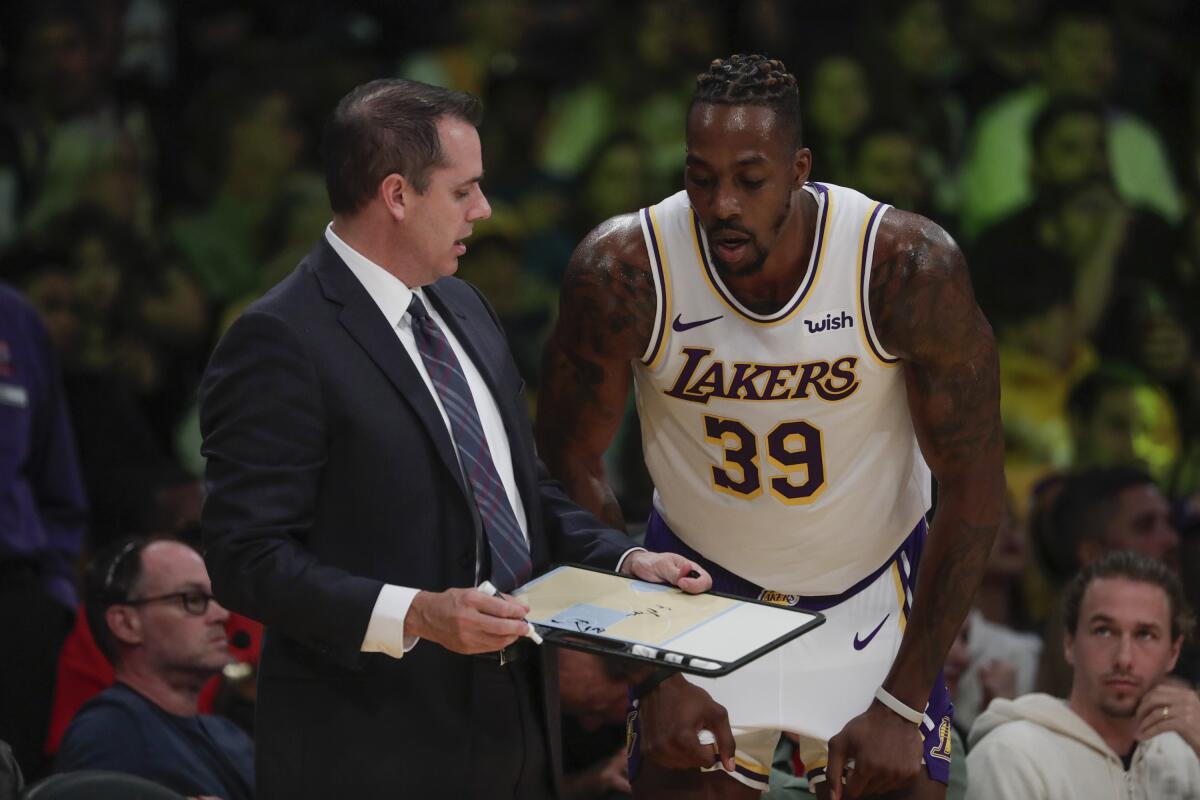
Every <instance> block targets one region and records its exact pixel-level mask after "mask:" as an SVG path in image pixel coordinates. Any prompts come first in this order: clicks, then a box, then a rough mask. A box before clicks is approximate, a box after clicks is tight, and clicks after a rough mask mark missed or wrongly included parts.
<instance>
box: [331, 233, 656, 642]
mask: <svg viewBox="0 0 1200 800" xmlns="http://www.w3.org/2000/svg"><path fill="white" fill-rule="evenodd" d="M325 239H326V241H328V242H329V245H330V247H332V248H333V250H334V252H336V253H337V254H338V255H339V256H340V257H341V259H342V261H344V262H346V266H347V267H349V268H350V271H351V272H353V273H354V277H356V278H358V281H359V283H361V284H362V285H363V288H364V289H366V290H367V294H369V295H370V296H371V299H372V300H374V301H375V305H377V306H379V310H380V311H382V312H383V315H384V317H386V318H387V320H388V322H390V323H391V325H392V330H394V331H395V332H396V337H397V338H398V339H399V340H400V343H401V344H402V345H404V350H405V352H407V353H408V357H409V358H410V359H412V362H413V366H415V367H416V368H417V372H419V373H420V374H421V380H423V381H425V386H426V388H428V389H429V394H430V395H431V396H432V397H433V402H434V403H436V404H437V408H438V412H440V413H441V415H442V421H443V422H444V423H445V424H446V432H447V433H448V434H449V435H450V439H451V441H453V440H454V432H453V429H451V427H450V418H449V417H448V416H446V409H445V408H444V407H443V406H442V398H441V396H439V395H438V392H437V389H436V388H435V387H434V385H433V381H432V380H431V379H430V377H429V373H428V372H427V371H426V370H425V362H424V360H422V358H421V352H420V351H419V350H417V340H416V338H415V337H414V336H413V331H412V318H411V317H410V316H409V314H408V304H409V302H410V301H411V300H412V296H413V295H414V294H415V295H417V296H418V297H420V298H421V302H422V303H424V304H425V309H426V310H427V311H428V312H429V315H430V316H431V317H433V319H434V321H435V322H437V324H438V327H440V328H441V329H442V333H443V334H445V336H446V340H447V341H448V342H450V347H451V348H452V349H453V350H454V354H455V355H456V356H458V362H459V364H460V365H461V366H462V370H463V374H464V375H466V378H467V385H468V386H469V387H470V389H471V395H472V396H473V398H474V400H475V408H476V410H477V411H478V412H479V421H480V422H481V423H482V425H483V433H484V435H485V436H486V437H487V443H488V447H489V448H490V449H491V451H492V460H493V461H494V462H495V465H496V471H497V472H498V473H499V475H500V482H501V483H502V484H503V485H504V493H505V494H506V495H508V502H509V504H510V505H511V506H512V509H513V514H514V515H516V518H517V524H518V525H520V527H521V533H522V534H523V535H524V536H525V542H526V543H528V542H529V523H528V520H527V519H526V517H525V506H524V504H523V503H522V502H521V495H520V493H519V492H518V491H517V480H516V476H515V475H514V473H513V465H512V451H511V449H510V448H509V446H508V434H507V432H506V431H505V428H504V420H503V419H502V418H501V417H500V407H499V406H498V405H496V398H495V397H493V396H492V393H491V391H490V390H489V389H488V387H487V384H486V383H485V382H484V380H483V376H482V375H481V374H480V373H479V369H478V368H476V366H475V364H474V362H472V361H471V358H470V356H468V355H467V353H466V351H465V350H463V347H462V345H461V344H460V343H459V341H458V339H457V338H455V336H454V331H452V330H451V329H450V328H449V327H448V326H447V325H446V323H445V320H443V319H442V317H441V315H440V314H439V313H438V311H437V309H436V308H435V307H434V306H433V304H432V303H430V302H429V301H428V300H427V299H426V298H425V295H424V293H423V292H422V291H421V289H420V288H419V287H418V288H417V289H410V288H408V287H407V286H405V285H404V282H403V281H401V280H400V279H399V278H397V277H396V276H395V275H393V274H391V273H390V272H388V271H387V270H385V269H384V268H383V267H381V266H379V265H378V264H376V263H375V262H373V261H371V260H370V259H368V258H367V257H366V256H364V255H363V254H362V253H359V252H358V251H357V250H355V249H354V248H353V247H351V246H350V245H348V244H346V243H345V242H344V241H342V239H341V238H340V237H339V236H338V235H337V234H336V233H335V232H334V230H333V223H330V224H329V225H328V226H326V228H325ZM454 455H455V458H459V455H458V450H457V448H455V451H454ZM459 466H460V467H461V464H460V465H459ZM642 549H644V548H641V547H632V548H630V549H629V550H626V551H625V552H624V553H622V554H621V558H620V559H619V560H618V562H617V570H620V569H621V565H622V564H624V563H625V559H626V558H628V557H629V554H630V553H632V552H634V551H635V550H642ZM476 558H478V554H476ZM476 573H477V574H478V563H476ZM419 591H421V590H420V589H414V588H412V587H409V586H396V585H394V584H390V583H387V584H384V586H383V589H382V590H381V591H380V592H379V597H378V598H376V600H375V607H374V609H373V610H372V611H371V620H370V622H369V623H367V633H366V635H365V636H364V637H363V643H362V648H361V649H362V651H363V652H364V653H387V654H388V655H390V656H392V657H393V658H400V657H402V656H403V655H404V654H405V653H406V652H408V651H409V650H411V649H412V648H413V647H414V646H416V644H417V641H418V638H417V637H416V636H405V635H404V618H405V616H407V615H408V609H409V607H410V606H411V605H412V601H413V598H414V597H416V595H417V592H419Z"/></svg>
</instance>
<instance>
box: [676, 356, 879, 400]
mask: <svg viewBox="0 0 1200 800" xmlns="http://www.w3.org/2000/svg"><path fill="white" fill-rule="evenodd" d="M681 352H682V353H683V356H684V358H685V359H686V360H685V361H684V364H683V367H682V369H680V370H679V375H677V376H676V377H675V382H674V384H673V385H672V386H671V388H670V389H668V390H667V392H666V394H668V395H669V396H671V397H677V398H679V399H680V400H687V401H689V402H692V403H702V404H703V403H707V402H708V401H709V400H710V399H712V398H714V397H718V398H724V399H726V400H803V399H807V398H808V397H810V396H811V395H813V394H815V395H816V396H817V397H819V398H821V399H822V400H827V401H829V402H834V401H837V400H844V399H846V398H847V397H849V396H850V395H852V394H854V392H855V391H856V390H857V389H858V387H859V383H860V381H859V379H858V376H857V374H856V373H855V369H856V367H857V366H858V358H857V357H856V356H842V357H841V358H838V359H835V360H833V361H805V362H801V363H799V364H756V363H754V362H748V361H734V362H732V363H730V362H726V361H722V360H720V359H717V358H711V356H712V352H713V351H712V350H711V349H709V348H706V347H685V348H683V350H682V351H681Z"/></svg>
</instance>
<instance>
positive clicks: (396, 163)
mask: <svg viewBox="0 0 1200 800" xmlns="http://www.w3.org/2000/svg"><path fill="white" fill-rule="evenodd" d="M443 117H451V118H454V119H459V120H462V121H463V122H468V123H470V124H471V125H475V126H478V125H479V123H480V121H481V120H482V119H483V104H482V103H481V102H480V101H479V99H478V98H476V97H475V96H473V95H470V94H467V93H466V92H456V91H453V90H450V89H443V88H441V87H440V86H430V85H429V84H427V83H420V82H418V81H410V80H405V79H403V78H383V79H380V80H375V81H371V82H369V83H364V84H363V85H361V86H358V87H356V88H355V89H353V90H351V91H350V93H349V94H347V95H346V96H345V97H343V98H342V99H341V100H340V101H339V102H338V104H337V108H335V109H334V111H333V114H332V115H330V117H329V120H328V121H327V122H326V123H325V131H324V136H323V138H322V143H321V154H322V158H323V160H324V163H325V188H326V191H328V192H329V205H330V207H331V208H332V209H333V211H334V213H335V214H350V213H353V212H355V211H357V210H359V209H360V208H362V207H363V206H364V205H366V203H367V201H368V200H369V199H370V197H371V195H372V194H374V193H375V190H376V189H377V188H378V187H379V183H380V181H382V180H383V179H384V178H386V177H387V176H388V175H391V174H393V173H396V174H399V175H403V176H404V177H405V178H407V179H408V180H409V181H410V182H411V183H412V185H413V187H414V188H415V189H416V190H417V192H424V191H425V190H426V189H427V188H429V172H430V170H432V169H433V168H434V167H438V166H441V165H442V164H443V163H445V154H444V153H443V151H442V143H441V139H440V138H439V136H438V129H437V126H438V120H440V119H441V118H443Z"/></svg>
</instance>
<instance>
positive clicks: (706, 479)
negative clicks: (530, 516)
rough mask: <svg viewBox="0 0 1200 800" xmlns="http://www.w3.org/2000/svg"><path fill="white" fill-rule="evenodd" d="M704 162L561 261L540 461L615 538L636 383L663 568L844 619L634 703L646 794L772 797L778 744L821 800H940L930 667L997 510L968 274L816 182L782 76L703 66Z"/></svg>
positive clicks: (772, 69)
mask: <svg viewBox="0 0 1200 800" xmlns="http://www.w3.org/2000/svg"><path fill="white" fill-rule="evenodd" d="M687 147H688V151H687V161H686V171H685V187H686V190H685V191H681V192H679V193H678V194H676V195H673V196H672V197H668V198H667V199H666V200H663V201H662V202H661V203H659V204H657V205H655V206H652V207H650V208H646V209H642V210H641V211H640V212H638V213H636V214H629V215H625V216H618V217H614V218H613V219H610V220H608V221H606V222H604V223H602V224H601V225H600V226H599V227H598V228H596V229H595V230H594V231H593V232H592V233H591V234H589V235H588V237H587V238H586V239H585V240H584V241H583V242H582V244H580V245H579V247H578V248H577V249H576V251H575V253H574V255H573V257H572V259H571V262H570V265H569V267H568V270H567V274H566V277H565V279H564V283H563V288H562V297H561V311H560V314H559V320H558V323H557V327H556V328H555V331H554V333H553V336H552V338H551V341H550V343H549V344H548V347H547V352H546V356H545V368H544V376H543V385H542V390H541V401H540V414H539V418H538V435H539V442H540V447H541V452H542V455H543V457H544V458H545V459H546V460H547V462H548V464H549V465H550V466H551V469H552V470H553V471H554V472H556V474H557V476H558V477H559V478H560V479H562V480H563V481H564V482H565V484H566V486H567V488H568V490H569V491H570V492H571V494H572V495H573V496H574V498H575V499H576V500H577V501H579V502H580V503H581V504H583V505H584V506H587V507H589V508H590V509H591V510H593V511H594V512H596V513H598V514H600V515H601V516H603V517H605V518H606V519H607V520H608V521H609V522H610V523H612V524H614V525H618V526H619V525H621V524H622V516H621V511H620V508H619V507H618V505H617V503H616V500H615V497H614V494H613V492H612V489H611V488H610V486H609V483H608V480H607V477H606V475H605V471H604V466H603V460H602V458H603V454H604V452H605V450H606V449H607V447H608V446H609V444H610V442H611V441H612V439H613V437H614V435H615V434H616V431H617V429H618V426H619V424H620V421H621V417H622V414H623V411H624V409H625V406H626V400H627V395H628V392H629V389H630V384H631V381H632V384H633V385H634V387H635V388H636V396H637V406H638V411H639V414H640V417H641V426H642V439H643V447H644V451H645V459H646V464H647V466H648V467H649V470H650V474H651V477H652V478H653V480H654V485H655V495H654V510H653V513H652V515H651V518H650V521H649V526H648V529H647V534H646V545H647V547H649V548H651V549H655V550H671V551H676V552H679V553H683V554H686V555H687V556H688V557H689V558H692V559H696V560H698V561H699V562H700V563H702V564H704V565H705V567H706V568H708V569H709V570H710V572H711V573H712V575H713V581H714V589H716V590H724V591H727V592H733V593H736V594H739V595H742V596H748V597H756V598H762V599H766V600H770V601H772V602H779V603H784V604H787V605H792V606H796V607H800V608H807V609H816V610H820V611H822V612H823V613H825V615H826V616H827V619H828V621H827V622H826V624H825V625H824V626H822V627H820V628H817V629H816V630H814V631H813V632H812V633H810V634H806V635H804V636H802V637H800V638H799V639H797V640H795V641H794V642H792V643H790V644H788V645H786V646H784V647H783V648H780V649H779V650H777V651H775V652H773V653H771V654H768V655H767V656H764V657H763V658H761V659H759V660H758V661H756V662H754V663H753V664H751V665H749V666H747V667H744V668H743V669H741V670H739V671H738V672H735V673H733V674H732V675H730V676H728V677H727V678H722V679H717V680H696V681H692V680H690V679H685V678H683V677H682V676H679V675H676V676H674V677H671V678H669V679H667V680H666V681H663V682H661V683H659V684H657V685H656V686H654V687H653V688H651V689H649V690H648V691H647V692H646V693H645V694H643V695H642V696H641V697H639V698H637V700H636V701H635V702H636V708H635V710H634V711H633V712H631V715H630V717H631V735H632V737H633V738H632V747H631V763H630V768H631V773H632V776H633V780H634V788H635V792H636V793H637V794H638V796H641V797H651V796H665V797H673V798H675V797H755V796H757V795H758V793H760V792H762V791H763V790H765V789H766V788H767V776H768V773H769V770H770V764H771V759H772V755H773V753H774V750H775V745H776V742H777V741H778V736H779V731H780V730H781V729H782V730H790V731H792V732H794V733H796V734H798V735H799V736H800V742H801V756H802V758H803V761H804V763H805V766H806V769H807V771H808V775H809V778H810V781H811V782H812V783H813V785H814V786H815V787H816V789H817V791H818V794H819V796H821V797H829V796H833V797H864V796H874V795H878V794H881V793H885V792H893V791H900V792H901V794H900V796H909V797H940V796H943V795H944V791H945V786H944V784H945V781H946V780H947V775H948V767H949V758H950V746H949V736H948V732H949V730H950V715H951V707H950V702H949V698H948V695H947V693H946V690H945V685H944V683H943V681H942V680H941V677H940V673H939V670H940V667H941V664H942V661H943V659H944V657H945V655H946V652H947V650H948V649H949V647H950V644H951V642H952V641H953V640H954V637H955V635H956V634H957V632H958V630H959V627H960V626H961V625H962V621H963V618H964V617H965V615H966V613H967V610H968V608H969V606H970V603H971V598H972V595H973V594H974V592H975V589H976V587H977V585H978V584H979V581H980V576H981V575H982V572H983V567H984V562H985V561H986V559H987V555H988V551H989V549H990V547H991V543H992V537H993V535H994V532H995V530H996V528H997V525H998V522H999V520H1000V519H1001V516H1002V514H1003V513H1004V478H1003V472H1002V447H1003V444H1002V438H1001V428H1000V417H999V391H998V377H997V366H996V350H995V346H994V342H993V339H992V332H991V329H990V327H989V326H988V323H987V321H986V320H985V319H984V318H983V316H982V314H981V313H980V311H979V309H978V307H977V305H976V303H975V299H974V295H973V293H972V291H971V286H970V282H969V279H968V275H967V266H966V263H965V262H964V260H963V256H962V253H961V252H960V251H959V249H958V247H957V245H955V243H954V241H953V240H952V239H951V238H950V237H949V236H948V235H947V234H946V233H945V232H944V231H942V230H941V229H940V228H939V227H938V226H937V225H934V224H933V223H931V222H930V221H928V220H926V219H923V218H922V217H919V216H917V215H915V214H911V213H908V212H905V211H901V210H899V209H894V208H889V207H888V206H886V205H884V204H881V203H878V202H875V201H873V200H871V199H869V198H867V197H865V196H863V195H862V194H860V193H858V192H856V191H854V190H852V189H847V188H843V187H839V186H832V185H828V184H820V183H812V182H809V180H808V176H809V171H810V169H811V166H812V159H813V156H812V154H811V153H810V151H809V150H808V149H807V148H805V147H803V146H802V144H801V130H800V115H799V97H798V91H797V87H796V79H795V78H794V77H793V76H792V75H790V74H788V73H787V72H786V70H785V67H784V66H783V64H781V63H780V62H779V61H774V60H767V59H765V58H762V57H760V56H753V55H752V56H742V55H739V56H733V57H732V58H729V59H726V60H718V61H714V62H713V63H712V64H711V66H710V67H709V69H708V70H707V71H706V72H705V73H703V74H702V75H700V76H699V78H698V81H697V86H696V91H695V95H694V97H693V100H692V104H691V107H690V109H689V111H688V117H687ZM631 366H632V369H631ZM927 464H928V466H926V465H927ZM930 469H932V471H933V475H934V476H935V477H936V478H937V480H938V487H939V502H938V510H937V514H936V517H935V519H934V521H933V523H932V525H930V526H929V528H928V530H927V529H926V525H925V520H924V515H925V513H926V511H927V510H928V508H929V504H930V483H931V481H930ZM918 564H919V565H920V569H919V570H918ZM726 713H727V714H728V719H727V720H726ZM705 728H707V729H709V730H711V731H712V732H713V733H714V734H715V735H716V739H717V743H716V751H717V752H716V754H714V753H713V749H712V748H711V747H708V748H706V747H704V746H702V745H701V744H700V743H699V741H698V740H697V736H696V734H697V731H699V730H701V729H705ZM642 756H645V758H642ZM827 775H829V776H837V777H838V778H839V780H826V776H827ZM843 777H844V778H845V783H844V785H843V783H842V781H841V780H840V779H841V778H843ZM889 796H890V795H889Z"/></svg>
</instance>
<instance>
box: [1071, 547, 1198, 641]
mask: <svg viewBox="0 0 1200 800" xmlns="http://www.w3.org/2000/svg"><path fill="white" fill-rule="evenodd" d="M1101 578H1125V579H1126V580H1130V581H1134V582H1136V583H1147V584H1150V585H1152V586H1157V587H1158V588H1160V589H1162V590H1163V592H1164V593H1165V594H1166V595H1167V603H1168V605H1169V608H1170V614H1171V641H1175V640H1176V639H1178V638H1180V637H1181V636H1182V637H1183V638H1184V639H1190V638H1191V636H1192V633H1193V631H1194V630H1195V627H1196V617H1195V615H1194V614H1193V613H1192V610H1191V608H1190V607H1189V606H1188V603H1187V599H1186V598H1185V597H1184V595H1183V584H1182V583H1181V582H1180V580H1179V576H1178V575H1176V574H1175V573H1173V572H1171V570H1169V569H1167V568H1166V566H1164V565H1163V564H1162V562H1160V561H1155V560H1154V559H1153V558H1149V557H1147V556H1143V555H1139V554H1138V553H1134V552H1132V551H1130V550H1118V551H1117V552H1115V553H1109V554H1108V555H1106V556H1105V557H1104V558H1102V559H1100V560H1099V561H1096V562H1093V563H1092V564H1089V565H1088V566H1087V567H1084V568H1083V570H1081V571H1080V572H1079V574H1077V575H1076V576H1075V577H1074V578H1073V579H1072V580H1071V582H1070V583H1069V584H1067V589H1066V592H1065V593H1064V594H1063V609H1064V612H1065V614H1066V617H1065V621H1066V626H1067V627H1066V630H1067V633H1069V634H1070V635H1071V636H1074V635H1075V634H1076V632H1077V631H1078V629H1079V607H1080V606H1081V605H1082V604H1083V595H1084V593H1085V592H1087V589H1088V587H1089V586H1091V585H1092V583H1093V582H1094V581H1097V580H1100V579H1101Z"/></svg>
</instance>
